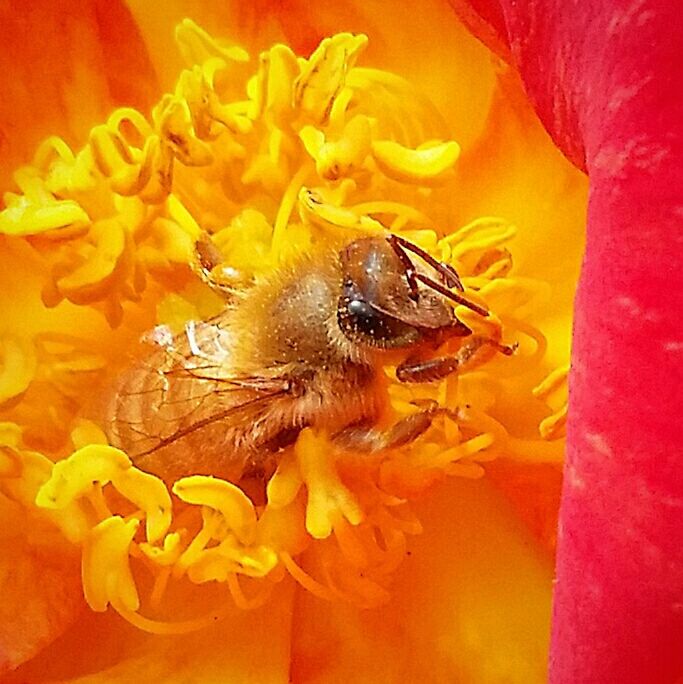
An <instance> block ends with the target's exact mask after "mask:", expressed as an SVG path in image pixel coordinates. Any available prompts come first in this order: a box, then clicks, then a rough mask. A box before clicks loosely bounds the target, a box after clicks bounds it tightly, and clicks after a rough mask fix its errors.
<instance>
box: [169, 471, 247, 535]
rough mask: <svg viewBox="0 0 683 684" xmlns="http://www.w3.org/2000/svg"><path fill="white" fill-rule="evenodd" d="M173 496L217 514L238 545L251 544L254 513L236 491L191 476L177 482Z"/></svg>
mask: <svg viewBox="0 0 683 684" xmlns="http://www.w3.org/2000/svg"><path fill="white" fill-rule="evenodd" d="M173 493H174V494H175V495H176V496H177V497H178V498H179V499H181V500H182V501H184V502H185V503H189V504H194V505H200V506H206V507H208V508H211V509H213V510H215V511H218V512H219V513H220V514H221V515H222V516H223V519H224V520H225V524H226V525H227V527H228V529H230V530H232V531H233V532H234V533H235V536H236V537H237V538H238V539H239V540H240V542H242V543H245V544H249V543H251V542H252V541H253V538H254V533H255V526H256V511H255V510H254V505H253V504H252V502H251V500H250V499H249V497H248V496H247V495H246V494H245V493H244V492H243V491H242V490H241V489H240V488H239V487H237V486H235V485H234V484H232V483H230V482H226V481H225V480H220V479H218V478H215V477H207V476H205V475H192V476H190V477H184V478H182V479H181V480H178V481H177V482H176V483H175V484H174V485H173Z"/></svg>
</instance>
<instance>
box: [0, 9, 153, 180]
mask: <svg viewBox="0 0 683 684" xmlns="http://www.w3.org/2000/svg"><path fill="white" fill-rule="evenodd" d="M0 44H2V50H0V73H3V74H11V77H10V78H6V79H4V83H3V96H2V98H0V156H1V157H2V160H3V164H2V167H0V190H4V189H7V188H8V187H9V182H10V181H9V179H10V174H11V172H12V170H13V169H14V168H15V167H17V166H19V165H21V164H22V163H25V162H26V161H28V160H29V158H30V157H31V156H32V155H33V151H34V149H35V148H36V147H37V145H38V143H39V142H40V141H41V140H43V139H44V138H46V137H47V136H48V135H50V134H55V133H57V134H59V135H62V136H63V137H65V138H66V139H67V141H68V142H70V143H74V144H76V143H82V142H83V141H84V140H85V139H86V136H87V133H88V131H89V129H90V127H91V126H93V125H94V124H95V123H97V122H98V121H101V120H104V119H105V118H106V116H107V114H108V113H109V112H110V110H111V109H112V108H113V107H114V106H115V105H124V104H125V105H133V106H135V107H138V108H141V109H143V111H144V110H146V109H148V108H149V106H150V104H151V102H152V99H153V97H154V96H155V95H156V90H157V89H156V85H155V82H156V77H155V75H154V71H153V69H152V66H151V63H150V61H149V59H148V57H147V52H146V48H145V46H144V44H143V43H142V40H141V37H140V34H139V32H138V30H137V27H136V26H135V23H134V22H133V20H132V18H131V15H130V12H129V11H128V9H127V8H126V7H125V5H124V3H123V2H120V1H116V0H115V1H113V2H106V1H105V0H64V1H63V2H59V3H50V2H37V3H29V2H22V0H14V1H10V2H5V3H2V4H1V5H0ZM131 73H134V74H135V78H130V76H129V75H130V74H131Z"/></svg>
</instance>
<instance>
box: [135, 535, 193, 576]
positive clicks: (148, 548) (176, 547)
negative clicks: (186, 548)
mask: <svg viewBox="0 0 683 684" xmlns="http://www.w3.org/2000/svg"><path fill="white" fill-rule="evenodd" d="M140 551H142V553H144V554H145V556H147V558H149V559H150V560H151V561H152V562H153V563H154V564H155V565H161V566H166V567H168V566H171V565H174V564H175V563H176V562H177V561H178V559H179V558H180V554H181V553H182V552H183V546H182V536H181V535H180V533H179V532H171V533H170V534H167V535H166V536H165V537H164V543H163V546H162V547H158V546H152V544H149V543H147V542H142V543H141V544H140Z"/></svg>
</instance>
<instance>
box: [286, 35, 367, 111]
mask: <svg viewBox="0 0 683 684" xmlns="http://www.w3.org/2000/svg"><path fill="white" fill-rule="evenodd" d="M367 42H368V39H367V36H364V35H353V34H351V33H338V34H337V35H335V36H333V37H332V38H325V39H324V40H323V41H322V42H321V43H320V45H319V46H318V47H317V48H316V50H315V52H314V53H313V54H312V55H311V58H310V59H309V60H307V61H305V62H303V64H302V68H301V74H300V75H299V77H298V78H297V79H296V82H295V84H294V104H295V106H297V107H300V108H301V109H302V110H303V111H305V112H307V113H308V114H309V115H310V116H311V117H312V118H313V120H314V121H316V122H319V123H323V122H325V121H326V120H327V118H328V116H329V114H330V110H331V108H332V104H333V103H334V99H335V97H336V96H337V95H338V94H339V93H340V91H341V89H342V88H343V86H344V82H345V79H346V74H347V73H348V71H349V70H350V69H351V67H352V66H353V65H354V64H355V62H356V59H357V58H358V55H359V54H360V53H361V51H362V50H363V49H364V48H365V46H366V45H367Z"/></svg>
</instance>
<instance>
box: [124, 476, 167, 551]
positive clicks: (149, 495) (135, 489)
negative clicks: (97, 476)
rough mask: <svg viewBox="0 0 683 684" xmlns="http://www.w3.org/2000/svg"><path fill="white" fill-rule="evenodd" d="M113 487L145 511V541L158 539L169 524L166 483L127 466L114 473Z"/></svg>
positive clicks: (152, 542)
mask: <svg viewBox="0 0 683 684" xmlns="http://www.w3.org/2000/svg"><path fill="white" fill-rule="evenodd" d="M111 483H112V484H113V485H114V487H115V488H116V489H117V490H118V491H119V492H120V493H121V494H122V495H123V496H125V497H126V499H128V500H129V501H132V502H133V503H134V504H135V505H136V506H137V507H138V508H139V509H141V510H142V511H144V513H145V525H146V535H147V541H148V542H149V543H150V544H154V543H155V542H157V541H159V539H161V538H162V537H163V536H164V535H165V534H166V532H167V531H168V528H169V526H170V525H171V514H172V507H171V496H170V495H169V493H168V490H167V489H166V485H165V484H164V483H163V482H162V481H161V480H160V479H159V478H158V477H155V476H154V475H150V474H149V473H144V472H143V471H142V470H138V469H137V468H127V469H125V470H120V471H119V472H116V473H114V475H113V476H112V478H111Z"/></svg>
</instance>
